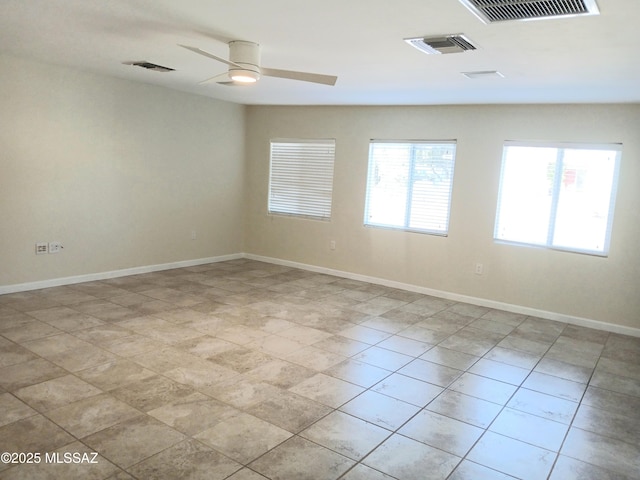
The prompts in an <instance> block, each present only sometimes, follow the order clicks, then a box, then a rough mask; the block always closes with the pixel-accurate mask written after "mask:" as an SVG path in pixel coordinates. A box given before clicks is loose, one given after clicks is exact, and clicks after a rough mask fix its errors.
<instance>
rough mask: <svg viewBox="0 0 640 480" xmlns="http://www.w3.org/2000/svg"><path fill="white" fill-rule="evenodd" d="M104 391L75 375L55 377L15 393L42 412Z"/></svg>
mask: <svg viewBox="0 0 640 480" xmlns="http://www.w3.org/2000/svg"><path fill="white" fill-rule="evenodd" d="M100 393H102V390H100V389H99V388H96V387H94V386H93V385H90V384H89V383H87V382H85V381H82V380H80V379H79V378H77V377H74V376H73V375H65V376H64V377H58V378H54V379H52V380H47V381H46V382H42V383H37V384H35V385H31V386H29V387H24V388H21V389H19V390H16V391H15V392H14V394H15V395H16V396H17V397H18V398H20V399H21V400H22V401H23V402H25V403H27V404H28V405H29V406H31V407H33V408H35V409H36V410H38V411H40V412H45V411H47V410H52V409H54V408H58V407H61V406H63V405H66V404H68V403H70V402H75V401H77V400H81V399H83V398H87V397H92V396H94V395H98V394H100Z"/></svg>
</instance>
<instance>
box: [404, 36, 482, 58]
mask: <svg viewBox="0 0 640 480" xmlns="http://www.w3.org/2000/svg"><path fill="white" fill-rule="evenodd" d="M404 41H405V42H407V43H408V44H409V45H411V46H412V47H415V48H417V49H418V50H420V51H421V52H424V53H428V54H442V53H459V52H466V51H468V50H476V46H475V45H473V44H472V43H471V42H470V41H469V39H468V38H466V37H465V36H464V35H444V36H440V37H427V38H423V37H418V38H405V39H404Z"/></svg>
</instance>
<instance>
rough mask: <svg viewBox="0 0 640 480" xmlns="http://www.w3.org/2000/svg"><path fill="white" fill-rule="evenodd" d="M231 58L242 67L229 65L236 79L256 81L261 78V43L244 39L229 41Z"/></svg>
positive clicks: (232, 75)
mask: <svg viewBox="0 0 640 480" xmlns="http://www.w3.org/2000/svg"><path fill="white" fill-rule="evenodd" d="M229 60H230V61H231V62H233V63H235V64H237V65H239V66H240V67H235V66H233V65H231V66H229V76H230V77H231V78H233V79H234V80H239V81H242V79H243V78H246V80H244V81H248V82H251V81H253V82H255V81H257V80H258V79H259V78H260V45H258V44H257V43H253V42H246V41H243V40H234V41H232V42H229Z"/></svg>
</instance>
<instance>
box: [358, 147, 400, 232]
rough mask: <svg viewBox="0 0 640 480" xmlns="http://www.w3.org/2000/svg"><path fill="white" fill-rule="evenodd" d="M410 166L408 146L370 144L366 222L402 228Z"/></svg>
mask: <svg viewBox="0 0 640 480" xmlns="http://www.w3.org/2000/svg"><path fill="white" fill-rule="evenodd" d="M410 166H411V146H410V145H402V144H389V145H385V144H372V145H371V151H370V163H369V182H368V196H367V199H368V202H367V218H366V219H365V223H367V224H370V225H381V226H389V227H404V225H405V218H406V214H407V186H408V182H409V168H410Z"/></svg>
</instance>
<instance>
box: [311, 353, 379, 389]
mask: <svg viewBox="0 0 640 480" xmlns="http://www.w3.org/2000/svg"><path fill="white" fill-rule="evenodd" d="M323 373H325V374H326V375H331V376H332V377H336V378H340V379H342V380H345V381H347V382H351V383H353V384H355V385H359V386H361V387H365V388H368V387H371V386H373V385H375V384H376V383H378V382H379V381H381V380H382V379H384V378H386V377H388V376H389V375H391V373H392V372H391V371H389V370H385V369H383V368H379V367H375V366H373V365H369V364H368V363H363V362H359V361H357V360H351V359H348V360H345V361H343V362H341V363H339V364H337V365H334V366H333V367H330V368H328V369H326V370H325V371H324V372H323Z"/></svg>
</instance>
